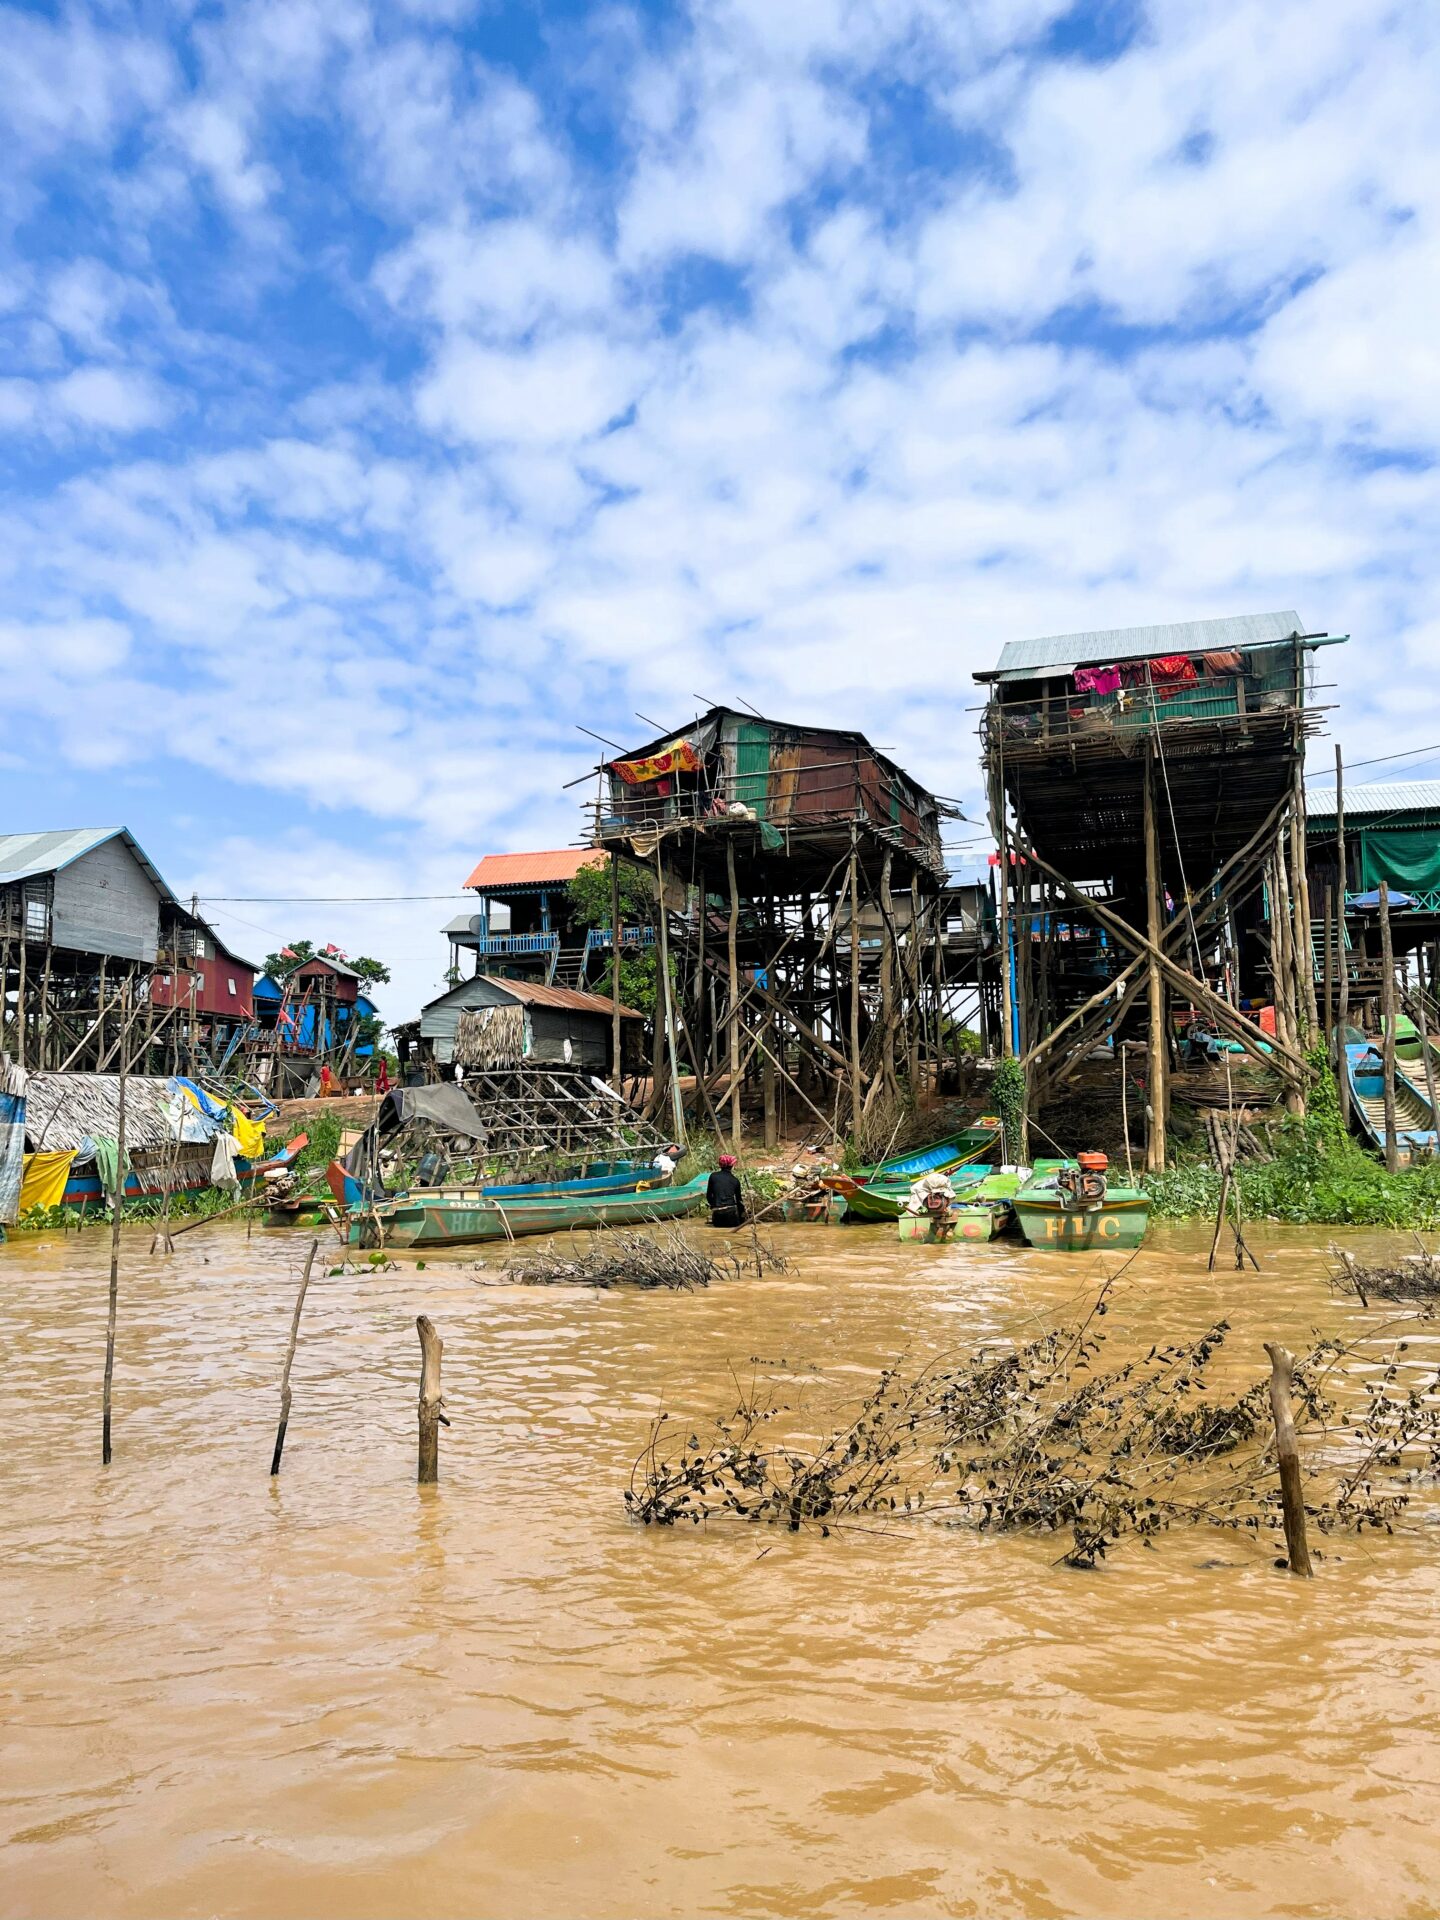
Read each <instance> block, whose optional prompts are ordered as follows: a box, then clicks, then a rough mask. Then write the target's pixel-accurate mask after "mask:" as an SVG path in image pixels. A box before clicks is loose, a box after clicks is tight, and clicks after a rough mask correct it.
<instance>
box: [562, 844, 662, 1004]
mask: <svg viewBox="0 0 1440 1920" xmlns="http://www.w3.org/2000/svg"><path fill="white" fill-rule="evenodd" d="M566 892H567V893H568V895H569V898H570V914H571V918H572V919H573V920H574V922H575V924H576V925H577V926H581V927H608V926H609V924H610V868H609V865H608V864H606V865H603V866H598V867H582V868H581V869H580V871H579V872H578V873H577V874H576V876H575V878H574V879H573V880H572V881H571V882H570V883H569V885H568V887H567V888H566ZM654 918H655V882H654V881H653V880H652V879H651V878H650V876H649V874H648V873H646V872H645V870H644V869H643V868H642V867H632V866H631V865H630V864H629V863H628V862H627V861H622V862H621V863H620V924H621V926H624V927H648V926H649V925H650V923H651V921H652V920H653V919H654ZM621 977H622V979H623V977H624V969H623V967H622V969H621Z"/></svg>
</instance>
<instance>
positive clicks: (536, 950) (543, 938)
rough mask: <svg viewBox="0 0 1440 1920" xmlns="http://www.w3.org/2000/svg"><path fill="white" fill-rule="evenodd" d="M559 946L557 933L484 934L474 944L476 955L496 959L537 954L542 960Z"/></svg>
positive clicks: (478, 936)
mask: <svg viewBox="0 0 1440 1920" xmlns="http://www.w3.org/2000/svg"><path fill="white" fill-rule="evenodd" d="M468 944H469V943H468V942H467V945H468ZM559 945H560V936H559V934H558V933H486V934H479V935H477V936H476V938H475V943H474V947H475V952H476V953H484V954H490V955H491V956H493V957H497V958H500V957H504V956H507V955H514V954H538V955H540V956H541V957H542V958H543V957H544V956H545V955H547V954H551V953H554V952H555V950H556V948H557V947H558V946H559Z"/></svg>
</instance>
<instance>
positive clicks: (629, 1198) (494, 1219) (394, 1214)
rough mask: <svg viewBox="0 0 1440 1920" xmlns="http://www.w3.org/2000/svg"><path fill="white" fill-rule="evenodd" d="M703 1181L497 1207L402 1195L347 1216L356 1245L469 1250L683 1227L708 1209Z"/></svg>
mask: <svg viewBox="0 0 1440 1920" xmlns="http://www.w3.org/2000/svg"><path fill="white" fill-rule="evenodd" d="M706 1179H707V1176H705V1175H704V1174H702V1175H700V1176H699V1177H698V1178H697V1179H695V1180H691V1181H689V1182H688V1183H687V1184H686V1185H685V1186H683V1187H669V1186H664V1187H661V1186H657V1187H650V1188H645V1187H641V1188H638V1189H636V1190H634V1191H631V1192H625V1193H608V1194H607V1193H596V1194H589V1195H583V1194H552V1195H548V1196H546V1197H545V1198H543V1199H536V1198H531V1199H524V1200H499V1201H497V1200H496V1199H495V1198H494V1197H493V1196H491V1195H487V1194H485V1193H483V1192H482V1191H481V1190H480V1189H478V1188H476V1189H473V1190H465V1191H462V1192H460V1193H456V1194H435V1195H433V1196H431V1197H429V1198H426V1197H424V1196H420V1195H413V1194H412V1195H405V1196H402V1197H401V1198H399V1199H396V1200H387V1201H381V1202H380V1203H379V1204H378V1205H377V1206H375V1207H372V1208H367V1209H366V1210H365V1212H363V1213H357V1214H355V1215H352V1217H351V1222H350V1240H351V1243H352V1244H353V1245H359V1246H370V1245H381V1246H386V1247H434V1246H466V1245H473V1244H477V1243H481V1242H484V1241H489V1240H510V1239H520V1238H521V1237H522V1236H524V1235H527V1234H536V1233H563V1232H565V1231H566V1230H568V1229H570V1228H576V1227H578V1228H589V1227H619V1226H635V1225H640V1224H643V1223H645V1222H648V1221H651V1220H677V1219H683V1218H684V1216H685V1215H686V1214H690V1213H694V1212H696V1211H697V1209H699V1208H700V1207H703V1206H704V1204H705V1187H706Z"/></svg>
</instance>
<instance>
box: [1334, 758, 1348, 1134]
mask: <svg viewBox="0 0 1440 1920" xmlns="http://www.w3.org/2000/svg"><path fill="white" fill-rule="evenodd" d="M1335 853H1336V859H1337V861H1338V864H1339V877H1338V879H1337V880H1336V883H1335V896H1336V897H1335V910H1336V919H1335V929H1336V943H1335V952H1336V959H1337V961H1338V963H1339V967H1340V991H1339V1000H1338V1005H1337V1007H1336V1010H1335V1025H1336V1028H1337V1032H1336V1035H1335V1077H1336V1079H1337V1081H1338V1082H1339V1088H1340V1117H1341V1119H1342V1120H1344V1122H1345V1124H1346V1125H1347V1126H1348V1125H1349V1124H1350V1076H1349V1074H1348V1073H1347V1072H1346V1070H1345V1033H1346V1029H1347V1028H1348V1027H1349V1024H1350V956H1349V954H1348V953H1347V952H1346V950H1345V928H1346V921H1345V890H1346V881H1347V874H1346V870H1345V868H1346V861H1345V762H1344V759H1343V757H1342V755H1341V752H1340V748H1339V745H1338V744H1337V745H1336V748H1335Z"/></svg>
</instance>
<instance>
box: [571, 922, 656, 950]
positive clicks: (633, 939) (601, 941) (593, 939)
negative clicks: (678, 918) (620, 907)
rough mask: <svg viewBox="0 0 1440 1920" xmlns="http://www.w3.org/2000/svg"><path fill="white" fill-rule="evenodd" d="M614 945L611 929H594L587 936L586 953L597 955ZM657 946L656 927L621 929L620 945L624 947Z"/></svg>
mask: <svg viewBox="0 0 1440 1920" xmlns="http://www.w3.org/2000/svg"><path fill="white" fill-rule="evenodd" d="M611 944H612V940H611V933H610V929H609V927H592V928H591V929H590V931H589V932H588V933H587V934H586V936H585V951H586V952H587V953H595V952H597V951H599V950H600V949H602V948H606V949H608V948H609V947H610V945H611ZM654 944H655V929H654V927H621V929H620V945H621V946H622V947H653V946H654Z"/></svg>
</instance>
